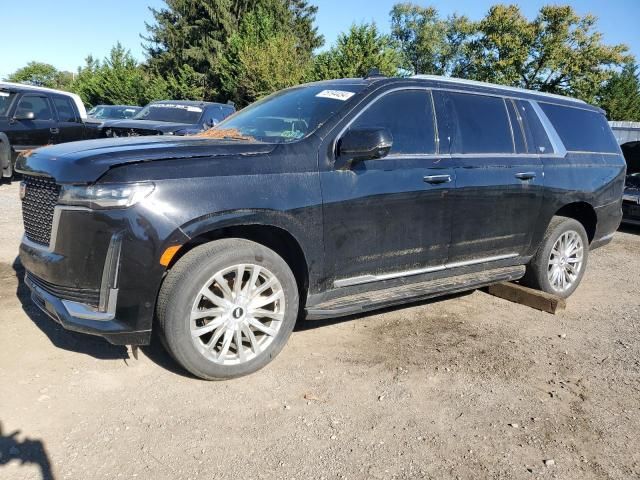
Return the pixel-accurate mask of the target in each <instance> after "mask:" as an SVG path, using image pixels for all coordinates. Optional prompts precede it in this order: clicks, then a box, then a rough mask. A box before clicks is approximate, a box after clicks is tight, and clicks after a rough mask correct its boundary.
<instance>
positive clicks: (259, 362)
mask: <svg viewBox="0 0 640 480" xmlns="http://www.w3.org/2000/svg"><path fill="white" fill-rule="evenodd" d="M202 260H203V261H201V262H198V263H196V264H195V265H194V266H193V268H190V269H188V270H186V271H184V272H183V273H182V275H181V278H179V279H177V282H176V284H175V285H176V286H175V288H174V289H173V291H172V292H170V293H169V306H168V308H167V311H166V314H165V317H166V318H165V322H164V332H163V333H164V336H165V341H166V343H167V346H168V347H169V351H170V352H171V354H172V355H173V356H174V358H175V359H176V360H177V361H178V363H180V364H181V365H183V366H184V367H185V368H186V369H187V370H189V371H190V372H191V373H193V374H194V375H196V376H198V377H200V378H205V379H212V380H216V379H226V378H234V377H239V376H243V375H247V374H249V373H252V372H254V371H256V370H259V369H260V368H262V367H263V366H265V365H266V364H268V363H269V362H270V361H271V360H272V359H273V358H274V357H275V356H276V355H277V354H278V353H279V352H280V351H281V350H282V348H283V347H284V345H285V344H286V342H287V340H288V338H289V336H290V334H291V332H292V331H293V328H294V326H295V323H296V320H297V316H298V306H299V298H298V289H297V285H296V280H295V277H294V275H293V273H292V272H291V269H290V268H289V267H288V265H287V264H286V263H285V261H284V260H283V259H282V258H281V257H279V256H278V255H277V254H276V253H275V252H273V251H271V250H269V249H267V248H266V247H263V246H261V245H259V244H255V243H253V242H239V244H238V245H237V246H236V248H233V249H226V250H224V251H223V252H221V254H219V255H216V256H215V257H213V258H210V257H209V258H207V257H205V258H203V259H202ZM241 263H248V264H255V265H259V266H261V267H264V268H266V269H268V270H269V271H270V272H271V273H272V274H274V275H275V276H276V277H277V279H278V280H279V282H280V284H281V285H282V288H283V291H284V301H285V316H284V319H283V324H282V326H281V327H280V330H279V331H278V334H277V336H276V337H275V338H274V339H273V341H272V342H271V344H270V345H269V346H268V347H267V348H266V350H264V351H263V352H261V353H260V355H258V356H257V357H256V358H253V359H251V360H250V361H248V362H246V363H243V364H239V365H219V364H215V363H213V362H211V361H210V360H207V359H206V358H205V357H204V356H202V354H201V353H200V352H199V351H198V350H197V348H196V347H195V345H194V344H193V341H192V338H191V333H190V315H189V313H190V312H191V309H192V306H193V303H194V301H195V299H196V296H197V295H198V294H199V292H200V290H201V289H202V287H203V286H204V285H205V283H206V282H208V281H209V280H210V279H211V278H212V277H213V275H215V274H216V273H217V272H219V271H220V270H223V269H225V268H227V267H229V266H231V265H236V264H241Z"/></svg>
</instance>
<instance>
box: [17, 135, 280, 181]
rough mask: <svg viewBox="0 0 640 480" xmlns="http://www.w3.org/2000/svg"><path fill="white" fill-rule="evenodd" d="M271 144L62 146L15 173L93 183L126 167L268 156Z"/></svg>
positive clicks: (167, 141) (23, 159)
mask: <svg viewBox="0 0 640 480" xmlns="http://www.w3.org/2000/svg"><path fill="white" fill-rule="evenodd" d="M274 148H275V145H274V144H267V143H258V142H249V141H235V140H216V139H209V138H197V137H132V138H117V139H101V140H85V141H82V142H71V143H63V144H60V145H54V146H51V147H44V148H39V149H37V150H34V151H33V152H31V153H30V154H28V155H26V156H25V155H21V156H20V157H19V158H18V160H17V162H16V170H17V171H18V172H20V173H22V174H26V175H47V176H50V177H53V178H54V179H55V180H56V181H57V182H59V183H92V182H95V181H96V180H98V179H99V178H100V177H101V176H102V175H104V174H105V173H106V172H107V171H108V170H109V169H110V168H113V167H117V166H119V165H125V164H129V163H140V162H152V161H161V160H176V159H187V158H203V159H207V158H209V159H210V158H212V157H220V156H229V157H232V156H238V155H260V154H268V153H269V152H271V151H272V150H273V149H274Z"/></svg>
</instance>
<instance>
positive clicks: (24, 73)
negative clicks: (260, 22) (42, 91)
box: [6, 62, 73, 90]
mask: <svg viewBox="0 0 640 480" xmlns="http://www.w3.org/2000/svg"><path fill="white" fill-rule="evenodd" d="M6 80H7V81H8V82H17V83H28V84H30V85H35V86H38V87H47V88H56V89H58V90H69V88H70V87H71V83H72V82H73V74H72V73H71V72H61V71H59V70H57V69H56V67H54V66H53V65H49V64H48V63H40V62H29V63H28V64H27V66H26V67H22V68H20V69H18V70H16V71H15V72H13V73H12V74H11V75H9V76H8V77H7V78H6Z"/></svg>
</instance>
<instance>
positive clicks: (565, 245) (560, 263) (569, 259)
mask: <svg viewBox="0 0 640 480" xmlns="http://www.w3.org/2000/svg"><path fill="white" fill-rule="evenodd" d="M583 254H584V246H583V244H582V237H580V235H579V234H578V233H577V232H575V231H573V230H569V231H566V232H564V233H563V234H562V235H560V237H559V238H558V240H556V243H555V244H554V245H553V248H552V249H551V254H550V255H549V268H548V271H547V278H548V279H549V284H550V285H551V288H553V290H555V291H556V292H564V291H566V290H568V289H570V288H571V287H572V286H573V284H574V283H575V281H576V280H577V278H578V276H579V274H580V270H581V269H582V263H583Z"/></svg>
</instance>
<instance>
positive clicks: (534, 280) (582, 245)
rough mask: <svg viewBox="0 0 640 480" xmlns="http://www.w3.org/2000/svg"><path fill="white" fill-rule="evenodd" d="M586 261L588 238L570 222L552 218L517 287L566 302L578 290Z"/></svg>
mask: <svg viewBox="0 0 640 480" xmlns="http://www.w3.org/2000/svg"><path fill="white" fill-rule="evenodd" d="M588 257H589V238H588V237H587V232H586V231H585V229H584V227H583V226H582V224H581V223H580V222H578V221H577V220H574V219H573V218H567V217H558V216H556V217H553V218H552V219H551V222H550V223H549V227H547V231H546V232H545V234H544V239H543V240H542V243H541V244H540V247H539V248H538V251H537V252H536V254H535V255H534V256H533V258H532V259H531V261H530V262H529V264H528V265H527V272H526V274H525V276H524V277H523V279H522V281H521V283H522V284H523V285H526V286H529V287H531V288H536V289H538V290H542V291H543V292H547V293H552V294H554V295H558V296H559V297H562V298H567V297H569V296H570V295H571V294H572V293H573V292H574V290H575V289H576V288H578V285H579V284H580V281H581V280H582V277H583V276H584V272H585V270H586V268H587V259H588Z"/></svg>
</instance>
